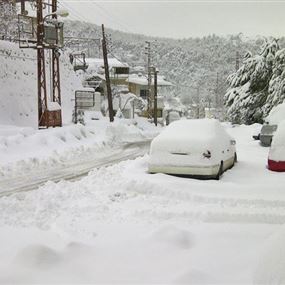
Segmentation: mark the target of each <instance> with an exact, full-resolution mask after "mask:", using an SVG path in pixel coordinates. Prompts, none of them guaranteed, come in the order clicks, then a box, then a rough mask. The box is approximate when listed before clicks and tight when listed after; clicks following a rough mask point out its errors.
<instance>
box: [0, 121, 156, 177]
mask: <svg viewBox="0 0 285 285" xmlns="http://www.w3.org/2000/svg"><path fill="white" fill-rule="evenodd" d="M158 132H159V128H156V127H154V126H153V125H151V124H150V123H148V122H147V121H146V120H145V119H143V118H137V119H135V120H120V119H116V121H115V122H114V123H109V121H108V118H102V117H101V119H100V120H96V121H94V120H90V121H86V126H83V125H80V124H78V125H69V126H64V127H62V128H53V129H46V130H35V129H33V128H25V127H15V126H6V125H4V126H2V125H0V157H1V159H0V176H1V175H2V176H6V175H15V173H19V172H20V171H25V172H27V171H32V169H34V168H48V167H52V166H55V165H63V164H64V163H68V162H72V160H74V159H77V158H78V157H79V156H82V155H85V154H86V155H88V152H90V151H92V152H96V151H98V152H102V148H108V147H112V146H116V145H119V144H123V143H130V142H137V141H143V140H150V139H152V138H153V137H154V136H156V135H157V134H158ZM81 159H82V158H81Z"/></svg>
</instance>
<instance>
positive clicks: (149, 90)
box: [145, 41, 152, 117]
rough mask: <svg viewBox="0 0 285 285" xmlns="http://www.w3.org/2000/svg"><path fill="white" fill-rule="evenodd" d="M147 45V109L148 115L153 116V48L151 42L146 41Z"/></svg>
mask: <svg viewBox="0 0 285 285" xmlns="http://www.w3.org/2000/svg"><path fill="white" fill-rule="evenodd" d="M146 44H147V46H146V47H145V49H146V52H145V54H146V55H147V85H148V94H147V95H148V96H147V110H148V116H149V117H151V107H152V106H151V105H152V104H151V100H152V97H151V48H150V42H148V41H146Z"/></svg>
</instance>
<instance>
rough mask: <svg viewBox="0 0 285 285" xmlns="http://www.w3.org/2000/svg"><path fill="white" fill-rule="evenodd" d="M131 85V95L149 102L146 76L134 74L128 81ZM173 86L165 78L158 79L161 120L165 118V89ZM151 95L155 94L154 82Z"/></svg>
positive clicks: (158, 110)
mask: <svg viewBox="0 0 285 285" xmlns="http://www.w3.org/2000/svg"><path fill="white" fill-rule="evenodd" d="M126 81H127V82H128V84H129V90H130V92H131V93H133V94H135V95H136V96H138V97H140V98H142V99H144V100H147V99H148V94H149V91H148V80H147V77H146V76H145V75H142V74H141V73H139V74H132V75H130V76H129V78H128V79H127V80H126ZM171 86H173V84H172V83H171V82H169V81H166V80H165V78H164V77H163V76H158V77H157V87H158V97H157V113H158V114H157V116H158V117H159V118H161V117H162V116H163V109H164V98H163V97H164V96H163V95H164V94H163V89H164V88H169V87H171ZM151 93H152V94H154V80H152V82H151Z"/></svg>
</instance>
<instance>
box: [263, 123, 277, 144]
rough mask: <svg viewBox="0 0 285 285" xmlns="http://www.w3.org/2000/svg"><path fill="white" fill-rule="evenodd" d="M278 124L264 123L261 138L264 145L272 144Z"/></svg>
mask: <svg viewBox="0 0 285 285" xmlns="http://www.w3.org/2000/svg"><path fill="white" fill-rule="evenodd" d="M276 130H277V125H267V124H265V125H263V126H262V128H261V131H260V135H259V139H260V143H261V145H262V146H270V145H271V141H272V138H273V135H274V133H275V132H276Z"/></svg>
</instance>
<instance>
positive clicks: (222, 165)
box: [216, 161, 224, 180]
mask: <svg viewBox="0 0 285 285" xmlns="http://www.w3.org/2000/svg"><path fill="white" fill-rule="evenodd" d="M223 168H224V162H223V161H221V164H220V167H219V171H218V174H217V176H216V180H220V178H221V176H222V174H223Z"/></svg>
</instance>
